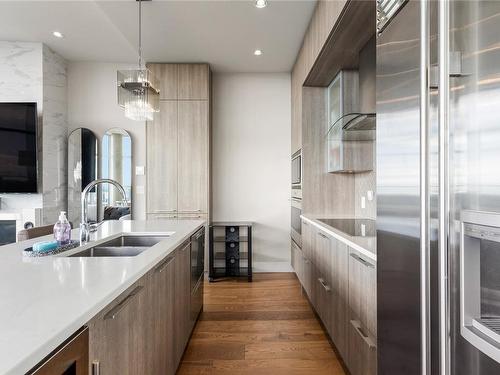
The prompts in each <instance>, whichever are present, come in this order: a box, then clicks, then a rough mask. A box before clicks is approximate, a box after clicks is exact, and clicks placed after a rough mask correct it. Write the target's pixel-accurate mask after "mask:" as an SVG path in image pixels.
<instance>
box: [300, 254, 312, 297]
mask: <svg viewBox="0 0 500 375" xmlns="http://www.w3.org/2000/svg"><path fill="white" fill-rule="evenodd" d="M302 262H303V265H304V269H303V282H302V286H303V287H304V290H305V291H306V294H307V296H308V297H309V300H310V301H311V302H312V297H313V288H312V286H313V284H312V278H313V264H312V262H311V261H310V260H309V259H307V257H306V256H305V255H303V257H302Z"/></svg>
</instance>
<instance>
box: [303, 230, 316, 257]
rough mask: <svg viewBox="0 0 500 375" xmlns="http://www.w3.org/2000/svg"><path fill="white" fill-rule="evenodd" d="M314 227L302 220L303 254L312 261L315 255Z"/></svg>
mask: <svg viewBox="0 0 500 375" xmlns="http://www.w3.org/2000/svg"><path fill="white" fill-rule="evenodd" d="M312 233H313V227H312V224H310V223H309V222H307V221H305V220H302V253H303V254H304V257H306V258H307V259H309V260H312V255H313V249H312V248H313V240H314V237H313V236H312Z"/></svg>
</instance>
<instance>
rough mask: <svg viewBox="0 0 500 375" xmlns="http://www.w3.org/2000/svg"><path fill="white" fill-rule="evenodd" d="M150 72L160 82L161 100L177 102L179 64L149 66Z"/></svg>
mask: <svg viewBox="0 0 500 375" xmlns="http://www.w3.org/2000/svg"><path fill="white" fill-rule="evenodd" d="M147 66H148V68H149V70H151V72H152V73H153V75H154V76H155V77H156V78H157V79H158V81H159V82H160V100H176V99H177V91H178V87H179V86H178V81H179V79H178V72H179V65H178V64H148V65H147Z"/></svg>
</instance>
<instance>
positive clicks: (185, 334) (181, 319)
mask: <svg viewBox="0 0 500 375" xmlns="http://www.w3.org/2000/svg"><path fill="white" fill-rule="evenodd" d="M190 249H191V243H190V242H186V243H184V244H183V245H181V246H180V247H179V249H178V250H176V256H175V260H174V270H175V271H174V272H175V280H174V288H175V291H174V299H175V307H174V322H175V325H174V352H175V353H174V359H175V363H176V367H177V366H178V365H179V362H180V360H181V358H182V354H183V353H184V349H185V347H186V344H187V342H188V339H189V334H190V333H191V331H190V327H189V325H190V324H189V311H190V296H191V290H190V289H191V288H190V281H191V268H190Z"/></svg>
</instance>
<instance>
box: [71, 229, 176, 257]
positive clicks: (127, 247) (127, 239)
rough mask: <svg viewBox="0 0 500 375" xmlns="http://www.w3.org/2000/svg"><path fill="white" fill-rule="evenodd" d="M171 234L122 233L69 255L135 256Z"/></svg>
mask: <svg viewBox="0 0 500 375" xmlns="http://www.w3.org/2000/svg"><path fill="white" fill-rule="evenodd" d="M172 234H173V233H172ZM170 235H171V234H169V235H162V236H146V235H141V236H138V235H137V236H135V235H122V236H120V237H117V238H113V239H111V240H108V241H106V242H103V243H100V244H98V245H96V246H93V247H90V248H88V249H84V250H81V251H78V252H76V253H74V254H71V255H69V257H134V256H137V255H139V254H141V253H142V252H144V251H146V250H147V249H149V248H150V247H152V246H154V245H156V244H157V243H158V242H160V241H163V240H164V239H166V238H168V237H170Z"/></svg>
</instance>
